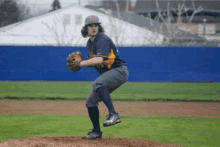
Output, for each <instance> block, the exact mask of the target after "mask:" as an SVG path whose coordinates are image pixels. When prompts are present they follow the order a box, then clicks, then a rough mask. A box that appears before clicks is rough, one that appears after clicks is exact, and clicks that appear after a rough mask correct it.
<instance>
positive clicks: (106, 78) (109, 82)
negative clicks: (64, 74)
mask: <svg viewBox="0 0 220 147" xmlns="http://www.w3.org/2000/svg"><path fill="white" fill-rule="evenodd" d="M128 76H129V72H128V68H127V66H120V67H117V68H113V69H111V70H109V71H107V72H105V73H103V74H102V75H100V76H99V77H98V78H97V79H96V80H95V81H94V82H93V83H92V86H93V89H92V91H91V92H90V94H89V96H88V97H87V99H86V107H87V108H88V107H95V106H98V102H101V101H102V100H101V99H100V97H99V94H98V93H97V92H96V90H97V89H98V88H99V87H101V86H103V85H104V86H106V87H107V88H108V91H109V93H112V92H113V91H114V90H116V89H117V88H119V87H120V86H121V85H122V84H124V83H125V82H126V81H127V80H128Z"/></svg>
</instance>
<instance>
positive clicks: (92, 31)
mask: <svg viewBox="0 0 220 147" xmlns="http://www.w3.org/2000/svg"><path fill="white" fill-rule="evenodd" d="M98 30H99V25H98V24H89V25H88V34H89V36H95V35H97V34H98Z"/></svg>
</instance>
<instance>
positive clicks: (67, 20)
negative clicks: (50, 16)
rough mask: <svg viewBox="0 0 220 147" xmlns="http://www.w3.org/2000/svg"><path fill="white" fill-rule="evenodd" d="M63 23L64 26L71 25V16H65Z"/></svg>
mask: <svg viewBox="0 0 220 147" xmlns="http://www.w3.org/2000/svg"><path fill="white" fill-rule="evenodd" d="M63 22H64V24H67V25H70V24H71V15H70V14H64V15H63Z"/></svg>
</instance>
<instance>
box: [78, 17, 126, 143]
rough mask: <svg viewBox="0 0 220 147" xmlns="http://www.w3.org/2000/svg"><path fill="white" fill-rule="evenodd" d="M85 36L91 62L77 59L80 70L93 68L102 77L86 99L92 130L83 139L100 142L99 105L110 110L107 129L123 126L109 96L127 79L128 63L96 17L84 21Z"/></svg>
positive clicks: (94, 84) (106, 124) (106, 122)
mask: <svg viewBox="0 0 220 147" xmlns="http://www.w3.org/2000/svg"><path fill="white" fill-rule="evenodd" d="M81 33H82V36H83V37H84V38H85V37H89V40H88V42H87V48H88V60H82V58H81V57H76V58H75V61H76V62H77V63H79V66H80V67H82V66H93V67H94V68H95V69H96V70H97V71H98V72H99V74H100V76H99V77H98V78H97V79H96V80H95V81H94V82H93V84H92V86H93V89H92V91H91V93H90V94H89V96H88V98H87V99H86V107H87V108H88V114H89V117H90V120H91V122H92V124H93V129H92V131H91V132H89V133H88V134H87V135H85V136H83V137H82V138H83V139H87V138H88V139H101V138H102V131H101V129H100V124H99V109H98V102H100V101H103V102H104V104H105V105H106V107H107V108H108V111H109V114H108V118H107V119H106V120H105V121H104V122H103V126H104V127H108V126H111V125H114V124H116V123H120V122H121V118H120V115H119V114H118V113H117V112H116V110H115V107H114V105H113V102H112V99H111V97H110V93H112V92H113V91H114V90H116V89H117V88H119V87H120V86H121V85H122V84H123V83H125V82H126V81H127V79H128V75H129V72H128V69H127V63H126V62H125V61H124V60H122V59H121V58H120V56H119V53H118V50H117V48H116V46H115V44H114V43H113V42H112V40H111V39H110V38H109V37H108V36H107V35H105V34H104V29H103V27H102V26H101V23H100V22H99V18H98V17H97V16H95V15H91V16H88V17H87V18H86V19H85V26H84V27H83V28H82V30H81Z"/></svg>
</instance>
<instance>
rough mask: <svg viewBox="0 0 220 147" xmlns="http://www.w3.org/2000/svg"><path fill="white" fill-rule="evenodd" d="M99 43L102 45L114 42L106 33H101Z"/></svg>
mask: <svg viewBox="0 0 220 147" xmlns="http://www.w3.org/2000/svg"><path fill="white" fill-rule="evenodd" d="M97 37H98V38H97V42H98V43H101V42H109V43H110V42H112V40H111V38H110V37H108V36H107V35H106V34H104V33H100V34H99V35H98V36H97Z"/></svg>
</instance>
